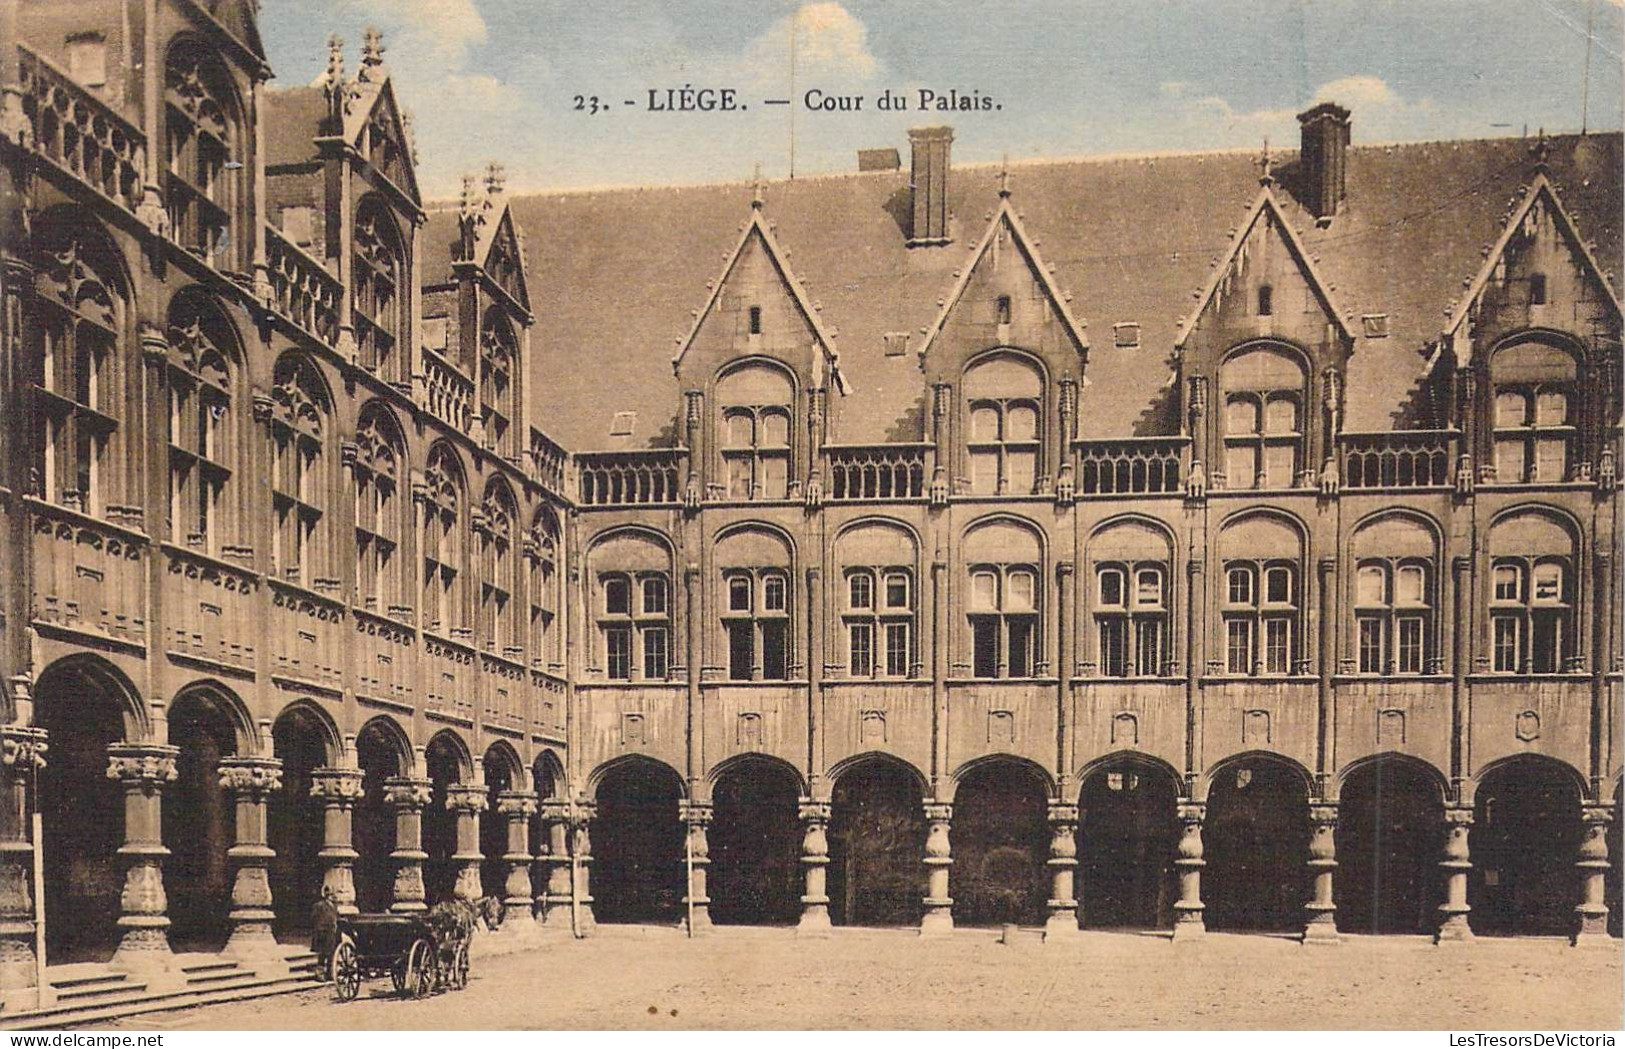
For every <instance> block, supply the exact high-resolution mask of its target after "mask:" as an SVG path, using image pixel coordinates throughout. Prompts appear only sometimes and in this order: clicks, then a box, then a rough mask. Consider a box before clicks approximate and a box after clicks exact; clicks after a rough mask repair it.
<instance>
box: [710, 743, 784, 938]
mask: <svg viewBox="0 0 1625 1049" xmlns="http://www.w3.org/2000/svg"><path fill="white" fill-rule="evenodd" d="M800 794H801V788H800V781H799V780H798V779H797V777H796V774H795V773H794V772H792V771H790V769H788V768H787V767H785V766H784V765H781V764H779V763H778V762H776V761H769V760H766V759H761V758H758V759H746V760H744V761H741V762H738V763H736V764H734V765H733V766H731V767H730V768H729V769H728V770H727V771H726V772H724V773H723V774H722V775H721V776H719V777H718V778H717V783H716V788H715V789H714V790H713V791H712V797H711V801H712V806H713V808H712V816H711V829H710V833H709V836H708V843H709V845H710V853H711V868H710V872H709V876H708V880H707V884H706V895H708V896H710V897H711V918H712V920H713V921H715V922H716V923H717V924H719V925H791V924H794V923H795V921H796V920H797V919H798V918H799V917H800V916H801V888H802V886H801V823H800V820H799V818H798V816H797V812H796V810H797V806H798V804H799V803H800Z"/></svg>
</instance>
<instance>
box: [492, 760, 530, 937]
mask: <svg viewBox="0 0 1625 1049" xmlns="http://www.w3.org/2000/svg"><path fill="white" fill-rule="evenodd" d="M497 814H498V815H500V816H501V817H502V819H503V820H504V822H505V823H506V824H507V828H508V851H507V852H506V853H504V854H503V856H502V861H503V862H504V863H506V864H507V865H508V879H507V881H506V882H505V883H504V884H503V886H502V890H503V895H502V908H503V915H502V919H503V924H504V927H506V924H507V923H508V922H511V921H518V920H519V919H520V918H528V917H530V907H531V903H532V897H531V892H530V818H531V817H532V816H534V815H536V795H534V794H532V793H530V792H529V791H525V790H505V791H502V792H501V793H500V794H498V795H497Z"/></svg>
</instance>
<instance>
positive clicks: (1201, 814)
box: [1177, 798, 1207, 824]
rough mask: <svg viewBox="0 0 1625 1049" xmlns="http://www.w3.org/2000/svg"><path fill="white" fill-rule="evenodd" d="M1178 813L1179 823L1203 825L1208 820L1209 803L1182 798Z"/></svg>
mask: <svg viewBox="0 0 1625 1049" xmlns="http://www.w3.org/2000/svg"><path fill="white" fill-rule="evenodd" d="M1177 811H1178V815H1179V822H1181V823H1184V824H1192V823H1201V822H1202V821H1203V820H1204V819H1206V818H1207V802H1205V801H1191V800H1190V799H1189V798H1181V799H1180V800H1179V805H1178V809H1177Z"/></svg>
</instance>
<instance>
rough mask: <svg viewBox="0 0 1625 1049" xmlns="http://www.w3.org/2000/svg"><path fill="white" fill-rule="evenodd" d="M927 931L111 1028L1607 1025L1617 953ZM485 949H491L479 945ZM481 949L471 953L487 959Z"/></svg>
mask: <svg viewBox="0 0 1625 1049" xmlns="http://www.w3.org/2000/svg"><path fill="white" fill-rule="evenodd" d="M998 940H999V934H998V932H997V931H989V930H958V931H956V932H954V933H953V934H952V935H950V936H947V937H943V938H935V939H922V938H921V937H920V936H919V935H917V934H916V933H913V932H910V931H903V930H896V931H892V930H856V929H854V930H837V931H836V932H835V934H834V935H833V936H831V937H830V938H828V939H823V940H805V939H798V938H797V937H796V936H795V935H794V934H793V933H792V932H790V931H788V930H779V929H723V930H719V931H717V932H716V933H714V934H712V935H710V936H706V937H701V938H698V939H694V940H689V939H686V938H685V937H684V936H683V935H682V934H681V933H679V932H677V931H674V930H669V929H655V928H647V927H632V926H621V927H617V926H604V927H600V929H599V930H598V933H597V934H596V935H595V936H594V937H592V938H590V939H587V940H583V941H572V940H569V939H541V940H539V941H538V943H537V945H536V946H535V948H534V949H531V950H524V951H520V952H516V953H510V954H503V955H500V956H495V957H477V958H476V961H475V963H474V978H473V981H472V983H471V984H470V986H469V987H468V989H467V990H465V991H461V992H455V993H448V994H441V995H438V996H435V997H433V998H429V999H426V1000H423V1001H401V1000H399V999H397V998H395V997H393V995H391V994H390V993H389V981H388V980H387V979H384V980H375V981H370V982H368V983H367V984H365V985H363V989H362V994H361V997H360V998H359V999H358V1000H357V1001H355V1002H352V1003H349V1004H346V1005H338V1004H335V1003H334V1002H333V1001H332V998H331V991H330V990H329V989H328V988H326V987H323V988H321V989H317V990H311V991H306V992H301V993H300V994H297V995H284V996H280V997H276V998H268V999H260V1000H257V1001H248V1002H237V1003H232V1004H228V1005H219V1006H205V1007H201V1008H195V1009H191V1010H187V1011H184V1012H174V1013H161V1014H156V1015H152V1016H147V1017H134V1018H131V1019H130V1020H127V1021H124V1022H123V1023H122V1024H121V1025H119V1026H121V1027H123V1028H125V1029H147V1030H184V1029H196V1030H236V1029H248V1030H327V1029H334V1028H348V1029H379V1030H421V1029H454V1030H460V1029H467V1028H480V1029H488V1030H489V1029H498V1030H500V1029H591V1030H618V1029H636V1030H689V1029H741V1028H742V1029H757V1028H781V1029H782V1028H789V1029H798V1028H814V1029H824V1028H846V1029H850V1028H881V1029H891V1028H905V1029H921V1028H925V1029H931V1028H961V1029H963V1028H971V1029H986V1028H1060V1029H1170V1028H1172V1029H1181V1028H1185V1029H1192V1028H1194V1029H1224V1028H1232V1029H1233V1028H1242V1029H1247V1028H1251V1029H1328V1028H1329V1029H1431V1030H1438V1029H1450V1030H1455V1031H1474V1030H1497V1029H1536V1030H1584V1029H1608V1030H1618V1029H1619V1028H1620V1027H1621V1026H1622V1023H1625V1017H1622V996H1625V992H1622V964H1621V962H1622V953H1621V949H1620V941H1617V940H1615V941H1613V942H1612V947H1611V948H1609V949H1584V950H1576V949H1574V948H1571V947H1569V946H1567V944H1565V943H1563V942H1562V941H1558V940H1495V939H1480V940H1479V941H1477V942H1476V943H1474V944H1472V945H1469V946H1447V947H1434V946H1433V945H1432V944H1431V943H1430V942H1428V941H1426V940H1424V939H1420V938H1412V937H1382V938H1374V937H1349V938H1347V939H1346V940H1345V942H1344V943H1343V944H1341V945H1339V946H1336V947H1305V946H1303V945H1301V944H1299V943H1297V942H1295V941H1292V940H1286V939H1280V938H1273V937H1266V936H1241V935H1224V934H1213V933H1210V934H1209V935H1208V937H1207V938H1206V939H1205V940H1204V941H1202V942H1200V943H1196V944H1180V945H1177V946H1175V945H1173V944H1171V943H1170V942H1169V941H1167V940H1166V939H1162V938H1158V937H1154V936H1146V935H1135V934H1132V933H1107V932H1086V933H1081V934H1080V935H1079V936H1078V938H1077V940H1076V941H1075V942H1071V943H1048V944H1046V943H1042V942H1041V941H1040V937H1039V933H1038V932H1037V931H1029V930H1023V931H1022V932H1021V933H1020V934H1019V936H1018V937H1017V939H1016V941H1015V942H1014V943H1012V944H1009V945H1005V944H1001V943H1000V942H998ZM492 946H494V944H493V945H492ZM482 953H483V952H482Z"/></svg>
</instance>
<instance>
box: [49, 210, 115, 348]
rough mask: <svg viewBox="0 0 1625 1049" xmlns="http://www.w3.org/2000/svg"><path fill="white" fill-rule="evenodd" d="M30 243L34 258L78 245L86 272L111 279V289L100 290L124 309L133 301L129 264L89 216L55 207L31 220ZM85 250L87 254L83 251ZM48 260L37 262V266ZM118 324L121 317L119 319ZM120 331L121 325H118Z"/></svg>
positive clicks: (82, 211)
mask: <svg viewBox="0 0 1625 1049" xmlns="http://www.w3.org/2000/svg"><path fill="white" fill-rule="evenodd" d="M33 241H34V245H35V250H36V254H40V255H44V254H46V253H49V252H52V251H54V250H59V249H60V248H62V247H65V246H66V245H67V244H70V243H71V244H76V245H78V248H79V251H81V252H85V253H86V254H88V256H89V259H88V262H89V265H90V268H91V269H92V270H93V271H95V272H96V273H97V275H98V276H101V277H104V278H111V280H112V282H113V286H112V287H105V286H104V287H103V288H102V289H101V290H102V291H104V292H105V293H107V294H109V295H116V296H117V297H118V298H119V300H120V305H121V306H125V307H127V306H128V305H129V304H130V303H131V302H132V301H133V299H134V298H135V287H136V283H135V278H134V274H133V273H132V272H131V270H130V263H129V261H128V260H127V259H126V258H125V257H124V253H123V252H122V251H120V250H119V247H118V243H117V242H116V241H114V239H113V237H112V235H111V234H109V233H108V231H107V227H106V226H104V225H103V224H102V223H101V222H100V221H98V220H97V219H96V218H94V217H93V216H92V214H91V212H90V211H89V210H87V209H85V208H81V207H79V206H77V205H74V204H55V205H52V206H51V207H48V208H46V209H45V210H44V211H42V212H40V213H39V214H38V215H36V216H35V217H34V221H33ZM87 249H88V250H87ZM49 261H51V260H47V259H43V258H42V259H41V260H40V263H41V265H47V264H48V262H49ZM119 319H120V320H121V321H122V320H123V319H124V318H123V317H120V318H119ZM120 327H122V323H121V324H120Z"/></svg>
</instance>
